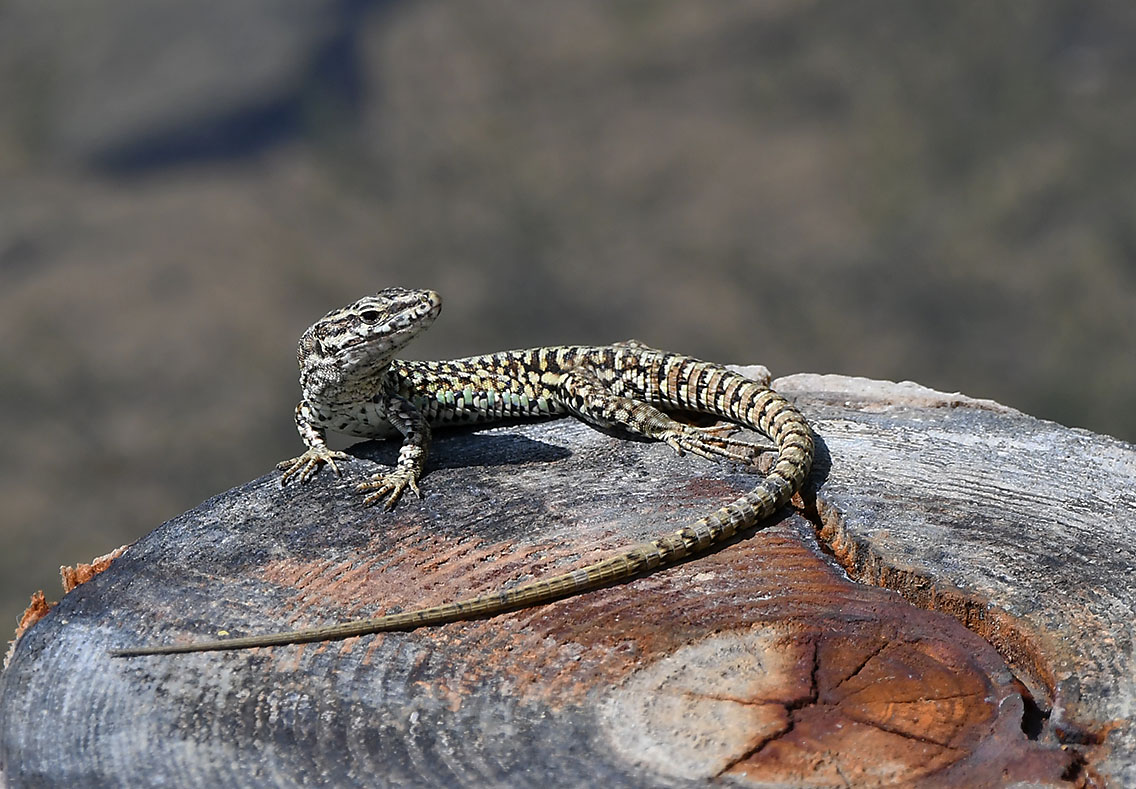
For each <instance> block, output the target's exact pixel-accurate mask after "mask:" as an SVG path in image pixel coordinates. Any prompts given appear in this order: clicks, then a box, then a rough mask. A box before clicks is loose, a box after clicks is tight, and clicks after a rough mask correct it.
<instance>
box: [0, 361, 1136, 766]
mask: <svg viewBox="0 0 1136 789" xmlns="http://www.w3.org/2000/svg"><path fill="white" fill-rule="evenodd" d="M778 386H779V388H781V389H782V390H783V391H785V392H786V394H788V395H789V396H791V397H792V398H793V399H795V401H796V402H797V403H798V405H799V406H800V407H801V408H802V410H803V411H804V412H805V414H806V416H808V417H809V418H810V420H812V421H813V423H814V426H815V429H816V432H817V434H818V436H819V437H820V439H821V448H822V453H821V458H820V462H819V463H818V465H817V469H816V472H815V474H814V477H813V485H812V487H811V489H810V490H809V491H808V492H806V495H805V496H804V497H799V499H798V501H797V505H798V511H797V512H795V513H793V512H786V513H785V514H784V516H783V517H782V518H780V519H779V520H778V521H777V522H775V523H771V524H769V525H767V526H766V528H763V529H760V530H758V531H756V532H754V533H749V534H746V535H744V536H742V537H741V538H740V539H738V540H735V541H734V542H733V543H732V544H730V545H727V546H725V547H723V548H722V549H721V550H718V551H716V552H714V553H712V554H710V555H707V556H703V557H699V558H697V559H694V560H692V561H689V562H686V563H684V564H682V565H680V566H678V567H675V568H672V569H670V570H666V571H663V572H659V573H656V574H654V575H650V576H646V577H642V578H639V579H636V580H634V581H631V582H629V583H626V584H622V585H617V586H613V587H609V588H607V589H603V590H600V591H597V592H594V593H590V594H586V595H583V596H580V597H577V598H574V599H570V600H565V601H561V602H558V603H554V604H551V605H547V606H543V607H541V608H537V609H531V610H526V611H521V612H517V613H514V614H508V615H504V616H499V617H494V618H491V619H486V620H479V621H475V622H467V623H458V624H453V625H446V626H443V627H439V628H434V629H428V630H419V631H415V632H411V633H392V634H385V635H380V636H371V637H364V638H357V639H348V640H346V641H343V642H335V643H327V644H314V645H305V646H288V647H274V648H266V649H259V650H252V651H247V652H235V653H205V654H198V655H181V656H166V657H147V658H136V659H130V660H115V659H111V658H109V657H107V656H106V654H105V650H106V649H108V648H111V647H115V646H123V645H126V644H133V643H136V642H140V641H152V640H158V641H178V640H188V639H199V638H203V637H210V636H214V635H216V634H217V633H218V631H220V630H224V631H226V632H228V633H231V634H234V635H237V634H242V635H243V634H246V633H253V632H264V631H271V630H277V629H280V628H287V627H295V626H304V625H314V624H325V623H329V622H332V621H337V620H341V619H344V618H348V617H357V616H362V615H371V614H375V613H379V612H382V611H385V610H392V609H396V608H400V607H406V606H410V605H417V604H420V603H435V602H442V601H445V600H450V599H454V598H455V597H457V596H459V595H465V594H468V593H469V592H473V591H486V590H490V589H494V588H497V587H498V586H500V585H502V584H508V583H515V582H518V581H523V580H527V579H529V578H531V577H535V576H539V575H541V574H544V573H549V572H554V571H557V570H561V569H565V568H569V567H572V566H576V565H578V564H580V563H582V562H584V561H587V560H589V559H592V558H598V557H600V556H602V555H604V554H605V553H607V552H610V551H613V550H615V549H617V548H619V547H620V546H622V545H623V544H625V543H626V542H628V541H631V540H642V539H645V538H648V537H650V536H653V535H655V534H657V533H661V532H665V531H668V530H672V529H674V528H677V527H678V526H680V525H681V524H682V523H684V522H686V521H689V520H693V519H694V518H696V517H697V516H698V515H700V514H701V513H703V512H704V511H706V510H707V509H710V508H713V507H714V506H717V505H718V504H720V503H721V502H722V501H724V500H726V499H728V498H730V497H733V496H736V495H737V494H738V493H740V492H742V491H743V490H745V489H746V488H748V487H749V486H751V485H752V483H753V476H752V475H751V474H749V473H748V472H746V470H744V469H740V468H729V467H725V466H721V465H717V464H712V463H708V462H706V461H703V460H700V459H696V458H678V457H674V456H673V454H672V453H671V452H670V450H669V449H668V448H666V447H664V446H661V445H657V444H648V443H643V442H636V441H625V440H620V439H618V438H614V437H611V436H607V435H604V434H601V433H598V432H595V431H593V430H590V429H589V428H587V427H585V426H583V425H580V424H577V423H575V422H573V421H572V420H560V421H556V422H550V423H543V424H534V425H525V426H509V427H499V428H494V429H491V430H484V431H480V432H476V433H466V432H457V433H448V434H441V435H439V436H438V439H437V445H436V447H435V452H434V454H433V456H432V461H431V466H430V472H429V474H428V476H427V477H426V478H425V480H424V491H425V493H426V498H425V499H424V500H422V501H418V500H415V499H411V500H409V501H407V502H406V503H404V504H403V505H402V506H400V507H399V509H398V510H396V511H395V512H393V513H382V512H377V511H374V510H368V509H364V508H362V507H360V506H359V502H358V497H357V496H356V494H354V493H353V492H352V490H351V487H352V484H353V482H354V481H355V480H356V479H357V478H360V477H361V476H362V475H363V474H364V473H365V472H366V471H367V470H368V469H370V468H371V466H370V463H369V462H368V460H360V461H358V462H357V463H353V464H350V467H349V468H348V469H347V472H348V473H347V475H346V476H345V477H344V478H343V479H340V480H337V479H335V478H334V477H332V476H331V475H321V477H320V478H319V479H318V480H316V481H315V482H313V483H311V484H309V485H308V486H306V487H304V488H295V487H289V488H285V489H284V490H281V489H280V488H279V487H278V484H277V482H276V479H277V476H276V475H274V474H273V475H269V476H267V477H265V478H262V479H260V480H257V481H254V482H252V483H249V484H248V485H245V486H243V487H240V488H236V489H234V490H232V491H229V492H227V493H224V494H221V495H220V496H217V497H215V498H213V499H210V500H209V501H207V502H205V503H203V504H202V505H201V506H200V507H198V508H197V509H195V510H192V511H190V512H188V513H186V514H185V515H183V516H181V517H179V518H176V519H174V520H173V521H170V522H169V523H167V524H164V525H163V526H162V527H159V528H158V529H156V530H155V531H154V532H153V533H151V534H150V535H148V536H147V537H145V538H143V539H142V540H140V541H139V542H138V543H136V544H135V545H134V546H132V547H131V548H130V550H129V551H127V553H126V554H125V555H124V556H123V557H122V558H120V559H118V560H117V561H115V562H114V563H113V564H112V565H111V566H110V568H109V569H108V570H106V571H105V572H103V573H101V574H100V575H97V576H96V577H94V578H93V579H92V580H90V581H88V582H86V583H84V584H82V585H81V586H79V587H78V588H76V589H75V590H74V591H72V592H71V593H70V594H68V595H67V596H66V597H65V598H64V599H63V601H62V602H61V604H60V605H59V606H57V607H56V608H54V609H53V610H52V611H51V612H50V613H48V614H47V615H46V616H45V617H44V618H43V620H42V621H40V622H38V623H37V624H35V625H34V626H32V627H31V628H30V629H29V631H28V632H27V633H26V634H25V635H24V636H23V637H22V639H21V640H20V642H19V643H18V644H17V647H16V650H15V652H14V656H13V660H12V663H11V665H10V666H9V668H8V669H7V670H6V671H5V672H4V674H3V675H2V678H0V694H2V695H0V766H2V767H0V769H3V771H4V777H5V779H6V780H7V782H8V785H9V786H11V787H23V786H54V785H63V784H70V785H83V786H111V785H132V786H142V785H152V784H156V783H160V782H163V781H164V782H167V783H169V784H171V785H184V786H190V785H226V786H266V785H275V786H298V785H311V784H330V785H337V786H374V785H411V786H428V785H465V786H486V785H497V786H533V785H539V784H542V783H545V784H549V785H555V786H591V785H610V786H701V785H706V784H707V783H717V782H724V783H729V784H730V785H736V784H741V785H747V784H752V785H760V784H762V783H763V782H783V783H788V784H795V785H809V786H845V785H849V784H851V785H859V786H886V785H918V786H931V787H933V786H951V785H983V786H999V785H1008V784H1010V783H1013V782H1023V781H1025V782H1033V784H1034V785H1038V786H1074V785H1082V786H1085V785H1093V784H1104V783H1106V782H1107V783H1109V784H1112V785H1117V786H1123V785H1127V784H1129V783H1136V772H1134V770H1136V767H1134V766H1133V765H1134V764H1136V760H1134V754H1136V747H1134V740H1133V731H1132V728H1131V718H1132V711H1133V699H1134V697H1136V694H1134V689H1133V676H1134V664H1133V655H1132V622H1133V619H1134V618H1136V617H1134V610H1136V606H1134V600H1133V597H1134V593H1133V589H1132V587H1133V584H1132V576H1133V572H1134V568H1136V554H1134V551H1133V547H1132V539H1131V538H1132V534H1133V533H1136V501H1134V499H1133V493H1132V490H1131V486H1132V480H1133V479H1134V478H1136V450H1134V449H1133V447H1132V446H1130V445H1127V444H1123V443H1121V442H1117V441H1113V440H1112V439H1108V438H1106V437H1101V436H1095V435H1092V434H1089V433H1086V432H1083V431H1077V430H1070V429H1068V428H1064V427H1061V426H1059V425H1054V424H1052V423H1046V422H1041V421H1038V420H1035V419H1032V418H1030V417H1027V416H1024V415H1022V414H1019V413H1017V412H1014V411H1012V410H1010V409H1006V408H1004V407H1002V406H998V405H997V404H993V403H988V402H983V401H971V400H968V399H967V398H962V397H958V396H951V395H942V394H941V393H937V392H931V391H930V390H926V389H922V388H921V387H914V386H912V385H899V386H897V385H892V384H886V383H882V382H870V381H861V380H858V379H847V378H838V377H832V376H825V377H820V376H794V377H792V378H788V379H783V380H782V381H780V382H779V383H778ZM356 451H357V452H358V454H359V455H360V457H362V458H367V459H378V460H381V461H383V462H387V463H389V462H390V461H391V460H392V459H393V456H394V448H393V447H391V446H385V445H360V447H358V448H357V450H356ZM818 535H819V541H818ZM849 576H850V577H849ZM893 590H895V591H893ZM963 624H965V625H966V627H964V626H963Z"/></svg>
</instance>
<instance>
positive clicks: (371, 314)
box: [359, 310, 382, 323]
mask: <svg viewBox="0 0 1136 789" xmlns="http://www.w3.org/2000/svg"><path fill="white" fill-rule="evenodd" d="M359 317H360V318H362V319H363V323H378V322H379V319H380V318H381V317H382V316H381V315H380V314H379V312H378V310H364V311H363V312H362V313H360V314H359Z"/></svg>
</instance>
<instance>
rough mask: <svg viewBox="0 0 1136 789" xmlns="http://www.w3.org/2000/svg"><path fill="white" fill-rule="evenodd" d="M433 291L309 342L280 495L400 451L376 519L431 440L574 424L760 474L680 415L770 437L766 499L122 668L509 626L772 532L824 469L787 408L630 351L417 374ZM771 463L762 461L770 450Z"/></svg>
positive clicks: (588, 350) (349, 315)
mask: <svg viewBox="0 0 1136 789" xmlns="http://www.w3.org/2000/svg"><path fill="white" fill-rule="evenodd" d="M441 306H442V300H441V297H440V296H439V295H438V294H437V293H435V292H434V291H431V290H412V289H406V288H387V289H385V290H382V291H380V292H378V293H376V294H374V295H371V296H366V297H364V298H362V299H359V300H358V301H356V302H354V303H353V304H350V305H348V306H346V307H343V308H342V309H337V310H332V311H331V312H329V313H328V314H327V315H325V316H324V317H323V318H322V319H320V320H319V321H317V322H316V323H315V324H314V325H312V326H311V327H310V328H309V329H308V330H307V331H305V332H304V334H303V336H302V337H301V338H300V342H299V348H298V352H297V358H298V361H299V366H300V386H301V390H302V395H303V397H302V399H301V401H300V403H299V404H298V405H297V406H296V411H295V419H296V427H297V429H298V431H299V434H300V436H301V438H302V439H303V441H304V444H305V446H306V449H305V451H304V452H303V454H301V455H299V456H298V457H295V458H292V459H290V460H285V461H283V462H281V463H279V464H278V468H279V469H281V470H282V474H281V480H280V484H281V485H286V484H288V483H289V482H291V481H293V480H294V481H296V482H297V483H298V484H303V483H306V482H307V481H309V480H310V479H311V478H313V477H314V476H315V475H316V474H317V473H318V472H319V471H320V469H321V468H322V467H323V466H327V467H328V468H330V469H331V471H332V472H334V473H335V474H336V475H337V476H338V475H339V474H340V470H339V466H338V465H337V461H349V460H351V459H352V458H351V456H350V455H348V454H347V453H345V452H341V451H336V450H331V449H330V448H329V447H328V445H327V442H326V436H327V431H328V430H335V431H337V432H342V433H346V434H348V435H353V436H358V437H362V438H379V437H393V436H401V438H402V445H401V448H400V450H399V453H398V459H397V462H396V463H395V466H394V468H393V469H392V470H389V471H382V472H378V473H376V474H374V475H372V476H371V477H369V478H368V479H366V480H365V481H363V482H361V483H359V484H358V485H357V490H358V491H359V492H361V493H363V494H365V495H364V498H363V503H364V505H374V504H379V503H381V504H383V506H384V507H385V508H386V509H388V510H389V509H392V508H393V507H395V505H396V504H397V503H398V502H399V500H400V499H401V498H402V496H403V494H404V493H405V492H406V491H407V490H410V491H412V492H413V493H415V494H416V495H418V496H419V497H421V496H422V493H421V490H420V488H419V485H418V483H419V480H420V479H421V477H422V475H423V473H424V471H425V467H426V458H427V454H428V452H429V446H430V435H431V429H432V427H442V426H448V425H470V424H485V423H492V422H499V421H515V420H518V419H527V418H545V417H555V416H561V415H566V414H572V415H574V416H576V417H578V418H579V419H581V420H583V421H584V422H586V423H588V424H590V425H592V426H594V427H597V428H600V429H603V430H608V431H612V430H617V431H623V432H625V433H630V434H632V435H635V436H639V437H645V438H648V439H656V440H660V441H664V442H666V443H667V444H668V445H670V446H671V447H672V448H673V449H674V450H675V451H676V452H678V453H679V454H683V453H684V452H690V453H692V454H694V455H699V456H702V457H706V458H710V459H712V460H719V461H723V460H724V461H734V462H742V463H747V464H749V465H751V466H752V465H753V461H754V458H755V447H754V445H752V444H749V443H745V442H740V441H735V440H733V439H731V438H729V437H725V436H723V435H721V434H720V433H719V431H717V430H715V429H714V428H713V427H711V428H700V427H695V426H692V425H688V424H686V423H684V422H680V421H678V420H676V419H674V418H673V417H672V416H670V415H669V414H668V413H667V410H670V411H679V410H681V411H693V412H702V413H706V414H709V415H712V416H715V417H718V418H720V419H723V420H726V421H727V422H729V423H733V424H736V425H742V426H745V427H749V428H751V429H754V430H757V431H759V432H761V433H764V434H765V435H767V436H768V437H769V438H770V439H772V440H773V442H774V444H775V448H776V451H777V457H776V460H775V462H774V463H773V465H772V468H771V469H770V470H769V472H768V473H767V474H766V475H765V476H764V477H763V478H761V479H760V481H759V482H758V484H757V486H756V487H754V488H753V489H752V490H750V491H749V492H747V493H745V494H744V495H742V496H741V497H739V498H737V499H735V500H734V501H732V502H730V503H728V504H726V505H725V506H723V507H721V508H720V509H718V510H717V511H715V512H712V513H710V514H708V515H706V516H705V517H703V518H701V519H699V520H698V521H696V522H694V523H693V524H690V525H688V526H685V527H683V528H681V529H679V530H678V531H675V532H673V533H671V534H668V535H665V536H662V537H660V538H658V539H655V540H653V541H651V542H645V543H641V544H638V545H634V546H632V547H629V548H626V549H625V550H623V551H621V552H619V553H618V554H616V555H614V556H611V557H608V558H606V559H601V560H599V561H596V562H594V563H592V564H588V565H587V566H584V567H580V568H578V569H575V570H572V571H570V572H565V573H561V574H558V575H554V576H552V577H549V578H543V579H537V580H535V581H531V582H528V583H524V584H520V585H517V586H513V587H507V588H504V589H502V590H500V591H495V592H490V593H487V594H482V595H478V596H475V597H470V598H468V599H464V600H459V601H456V602H450V603H445V604H442V605H438V606H432V607H427V608H417V609H413V610H408V611H403V612H398V613H391V614H386V615H384V616H379V617H375V618H372V619H360V620H354V621H349V622H343V623H338V624H332V625H327V626H323V627H313V628H308V629H301V630H293V631H287V632H278V633H269V634H266V635H250V636H242V637H235V638H227V639H219V640H212V641H196V642H190V643H184V644H170V645H148V646H140V647H130V648H124V649H118V650H114V651H112V652H111V654H112V655H115V656H117V657H132V656H138V655H155V654H170V653H181V652H201V651H212V650H222V649H246V648H252V647H263V646H271V645H280V644H299V643H307V642H313V641H329V640H333V639H342V638H348V637H352V636H360V635H368V634H372V633H380V632H385V631H392V630H411V629H415V628H418V627H424V626H430V625H438V624H443V623H447V622H454V621H459V620H465V619H472V618H485V617H489V616H495V615H497V614H502V613H505V612H508V611H514V610H517V609H520V608H527V607H531V606H536V605H542V604H545V603H549V602H552V601H554V600H559V599H562V598H565V597H570V596H574V595H576V594H580V593H582V592H586V591H590V590H593V589H596V588H599V587H602V586H608V585H610V584H612V583H617V582H620V581H623V580H628V579H631V578H633V577H637V576H639V575H641V574H644V573H646V572H650V571H654V570H657V569H659V568H662V567H667V566H670V565H674V564H675V563H677V562H679V561H681V560H683V559H685V558H687V557H689V556H691V555H694V554H696V553H700V552H703V551H706V550H707V549H709V548H710V547H712V546H715V545H719V544H721V543H722V542H724V541H726V540H728V539H730V538H731V537H733V536H734V535H735V534H737V533H738V532H739V531H742V530H744V529H748V528H751V527H754V526H756V525H758V524H759V523H760V522H761V521H763V520H765V519H766V518H768V517H770V516H771V515H772V514H773V513H774V512H775V511H777V510H778V509H780V508H781V507H783V506H784V505H786V504H787V503H788V502H789V499H790V498H791V497H792V496H793V494H794V493H796V492H797V491H798V490H799V489H800V488H801V486H802V485H803V484H804V482H805V479H806V477H807V476H808V474H809V471H810V469H811V466H812V460H813V453H814V446H813V438H812V432H811V429H810V427H809V424H808V422H807V421H806V420H805V418H804V416H802V415H801V413H800V412H799V411H798V410H797V408H796V407H795V406H793V405H792V404H791V403H790V402H789V401H788V400H786V399H785V398H784V397H782V396H781V395H779V394H778V393H776V392H775V391H773V390H772V389H770V388H768V387H767V386H764V385H761V384H759V383H757V382H755V381H752V380H750V379H748V378H746V377H744V376H742V375H740V374H738V373H735V372H733V371H730V370H727V369H726V368H724V367H722V366H720V365H717V364H713V363H710V362H704V361H699V360H698V359H695V358H692V357H689V356H684V355H681V354H677V353H670V352H667V351H661V350H657V349H654V348H650V347H648V346H646V345H644V344H642V343H639V342H637V341H634V340H631V341H627V342H624V343H616V344H613V345H601V346H582V345H567V346H554V347H542V348H532V349H527V350H515V351H503V352H500V353H495V354H488V355H483V356H472V357H468V358H463V359H455V360H452V361H405V360H399V359H395V354H396V353H397V352H398V351H400V350H401V349H402V348H403V347H405V346H406V345H407V343H409V342H410V341H411V340H413V339H414V338H415V337H416V336H417V335H418V334H420V333H421V332H422V331H423V330H425V329H426V328H427V327H428V326H429V325H430V324H431V323H433V321H434V319H435V318H436V317H437V316H438V314H439V312H440V311H441ZM756 449H760V447H758V448H756Z"/></svg>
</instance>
